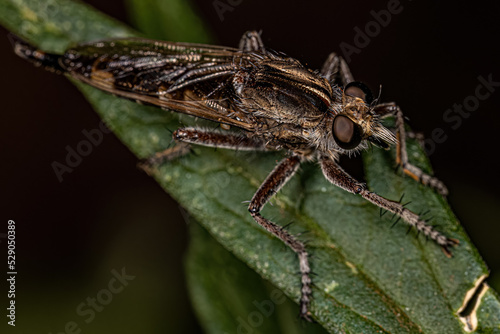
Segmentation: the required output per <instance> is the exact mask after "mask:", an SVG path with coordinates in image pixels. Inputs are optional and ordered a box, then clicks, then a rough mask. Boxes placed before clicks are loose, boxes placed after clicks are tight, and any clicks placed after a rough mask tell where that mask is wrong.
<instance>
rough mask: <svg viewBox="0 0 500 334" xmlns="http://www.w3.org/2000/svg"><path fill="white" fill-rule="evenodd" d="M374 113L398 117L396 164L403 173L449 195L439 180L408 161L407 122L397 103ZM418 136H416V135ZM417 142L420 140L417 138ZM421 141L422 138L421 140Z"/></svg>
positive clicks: (386, 104) (382, 107) (378, 108)
mask: <svg viewBox="0 0 500 334" xmlns="http://www.w3.org/2000/svg"><path fill="white" fill-rule="evenodd" d="M374 112H375V113H376V114H377V115H380V116H381V117H384V116H387V115H390V114H393V115H394V116H395V117H396V138H397V143H396V163H397V164H398V166H401V168H402V169H403V172H404V173H405V174H406V175H408V176H410V177H411V178H412V179H414V180H416V181H418V182H420V183H422V184H423V185H425V186H429V187H431V188H433V189H435V190H436V191H437V192H438V193H439V194H441V195H443V196H446V195H448V188H446V186H445V185H444V183H443V182H441V181H440V180H439V179H438V178H436V177H434V176H431V175H429V174H426V173H424V172H423V171H422V170H421V169H420V168H418V167H416V166H414V165H412V164H411V163H410V162H409V161H408V152H407V150H406V138H407V137H411V136H408V135H407V133H406V129H405V120H404V116H403V112H402V111H401V108H400V107H399V106H398V105H396V104H395V103H393V102H391V103H383V104H379V105H376V106H375V107H374ZM414 136H416V135H414ZM416 139H417V140H418V139H419V138H416ZM420 140H421V138H420Z"/></svg>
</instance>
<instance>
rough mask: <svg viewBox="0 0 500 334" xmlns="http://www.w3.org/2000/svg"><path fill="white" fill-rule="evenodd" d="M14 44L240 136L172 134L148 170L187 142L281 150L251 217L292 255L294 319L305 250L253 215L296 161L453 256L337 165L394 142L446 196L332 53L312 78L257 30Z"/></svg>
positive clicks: (405, 165)
mask: <svg viewBox="0 0 500 334" xmlns="http://www.w3.org/2000/svg"><path fill="white" fill-rule="evenodd" d="M13 45H14V49H15V52H16V53H17V54H18V55H19V56H21V57H23V58H25V59H27V60H29V61H31V62H33V63H35V64H37V65H41V66H43V67H45V68H46V69H49V70H52V71H55V72H60V73H66V74H68V75H70V76H71V77H73V78H75V79H77V80H80V81H82V82H85V83H87V84H89V85H91V86H94V87H97V88H99V89H101V90H103V91H106V92H108V93H112V94H114V95H117V96H119V97H123V98H126V99H130V100H134V101H137V102H138V103H141V104H148V105H154V106H158V107H161V108H163V109H166V110H170V111H176V112H180V113H184V114H188V115H192V116H196V117H200V118H203V119H207V120H210V121H214V122H217V123H219V124H221V126H222V128H223V129H227V128H228V127H233V128H236V129H239V131H238V132H236V131H212V130H207V129H200V128H196V127H188V128H181V129H178V130H177V131H175V132H174V133H173V138H174V140H175V141H176V142H177V143H178V144H177V145H176V146H174V147H171V148H168V149H167V150H165V151H163V152H160V153H157V154H156V155H155V156H153V157H151V158H150V159H149V160H148V165H149V166H155V165H157V164H159V163H161V162H163V161H168V160H171V159H173V158H175V157H177V156H179V155H182V154H184V153H186V152H187V151H189V149H188V145H189V144H197V145H203V146H211V147H218V148H227V149H236V150H260V151H280V150H284V151H286V152H287V153H288V155H287V157H286V158H284V159H283V160H282V161H281V162H279V163H278V165H277V166H276V167H275V168H274V170H273V171H272V172H271V173H270V174H269V176H268V177H267V178H266V179H265V180H264V182H263V183H262V185H261V186H260V188H259V189H258V190H257V192H256V193H255V195H254V196H253V198H252V199H251V201H250V205H249V207H248V210H249V211H250V214H251V215H252V217H253V219H254V220H255V221H256V222H257V223H258V224H259V225H261V226H262V227H264V228H265V229H266V230H267V231H269V232H270V233H272V234H273V235H275V236H276V237H278V238H279V239H281V240H282V241H283V242H284V243H285V244H287V245H288V246H289V247H290V248H291V249H292V250H293V251H294V252H295V253H296V254H297V256H298V258H299V265H300V273H301V283H302V285H301V297H300V314H301V316H302V317H304V318H306V319H308V320H309V319H310V316H311V314H310V312H309V306H310V303H311V294H312V290H311V285H312V283H311V278H310V272H311V270H310V266H309V260H308V253H307V250H306V247H305V245H304V243H303V242H301V241H300V240H298V239H297V238H296V237H295V236H293V235H291V234H290V233H289V232H288V231H287V230H286V229H284V228H282V227H281V226H279V225H277V224H275V223H273V222H272V221H270V220H268V219H266V218H264V217H263V216H262V215H261V214H260V212H261V210H262V208H263V207H264V205H265V204H266V203H267V202H268V201H269V199H270V198H271V197H272V196H273V195H274V194H275V193H276V192H277V191H279V190H280V189H281V188H282V187H283V186H284V184H285V183H286V182H287V181H288V180H289V179H290V178H291V177H292V176H293V175H294V174H295V172H296V171H297V169H298V168H299V165H300V164H301V163H302V162H304V161H308V160H315V161H318V162H319V164H320V166H321V169H322V171H323V174H324V176H325V177H326V179H327V180H328V181H330V182H331V183H333V184H334V185H336V186H338V187H341V188H343V189H345V190H347V191H348V192H351V193H354V194H358V195H360V196H362V197H363V198H365V199H366V200H368V201H370V202H372V203H374V204H375V205H377V206H379V207H380V208H381V209H384V210H388V211H390V212H392V213H394V214H396V215H398V216H400V217H401V218H402V219H403V220H404V221H405V222H406V223H407V224H408V225H410V226H411V227H414V228H415V229H416V230H417V231H418V232H420V233H422V234H424V235H425V236H426V237H428V238H429V239H432V240H434V241H435V243H437V244H438V245H439V246H440V247H441V248H442V249H443V251H444V252H445V254H446V255H448V256H450V255H451V254H450V248H451V247H452V246H454V245H456V244H457V243H458V240H456V239H451V238H448V237H446V236H445V235H443V234H442V233H440V232H438V231H436V230H435V229H434V227H432V226H431V225H429V224H428V223H426V222H425V221H424V220H423V219H421V218H420V217H419V215H417V214H415V213H413V212H411V211H410V210H408V209H407V208H405V207H404V205H402V204H401V203H399V202H396V201H391V200H388V199H386V198H383V197H381V196H379V195H377V194H375V193H373V192H371V191H369V190H368V189H367V187H366V186H365V184H363V183H360V182H358V181H357V180H355V179H354V178H352V177H351V176H350V175H348V174H347V173H346V172H345V171H344V170H343V169H342V168H341V167H340V166H339V165H338V164H337V161H338V160H339V157H340V156H341V155H343V154H347V155H351V154H353V153H355V152H358V151H360V150H362V149H364V148H366V147H367V146H368V144H369V143H371V144H373V145H375V146H378V147H381V148H383V149H388V148H389V146H390V145H392V144H395V145H396V150H397V161H396V162H397V164H398V165H399V166H400V167H401V168H402V170H403V171H404V173H406V174H407V175H409V176H410V177H412V178H414V179H416V180H417V181H419V182H421V183H423V184H424V185H428V186H430V187H432V188H434V189H435V190H436V191H437V192H439V193H440V194H442V195H446V194H447V189H446V187H445V186H444V185H443V183H441V182H440V181H439V180H437V179H436V178H434V177H432V176H429V175H427V174H425V173H423V172H422V170H420V169H419V168H417V167H415V166H413V165H412V164H410V163H409V161H408V156H407V152H406V145H405V138H406V133H405V128H404V118H403V114H402V112H401V109H400V108H399V107H398V106H397V105H396V104H395V103H381V104H380V103H378V101H377V100H376V99H375V100H374V99H373V96H372V94H371V92H370V91H369V89H368V88H367V87H366V86H365V85H363V84H362V83H360V82H357V81H354V79H353V76H352V74H351V72H350V70H349V68H348V66H347V63H346V62H345V61H344V60H343V59H342V57H340V56H338V55H336V54H334V53H332V54H330V56H329V57H328V59H327V60H326V62H325V64H324V66H323V68H322V69H321V71H313V70H311V69H309V68H307V67H305V66H304V65H303V64H301V63H300V62H299V61H298V60H296V59H294V58H291V57H288V56H286V55H285V54H283V53H279V52H275V51H271V50H269V49H267V48H265V47H264V45H263V43H262V40H261V38H260V35H259V33H257V32H254V31H250V32H247V33H245V34H244V35H243V37H242V39H241V41H240V45H239V48H229V47H221V46H208V45H201V44H188V43H174V42H162V41H155V40H147V39H116V40H107V41H99V42H93V43H89V44H82V45H78V46H76V47H74V48H71V49H69V50H67V51H66V53H65V54H64V55H55V54H49V53H45V52H43V51H40V50H37V49H36V48H34V47H33V46H31V45H29V44H27V43H26V42H23V41H21V40H19V39H17V38H14V41H13ZM389 115H394V116H395V118H396V131H395V132H396V133H395V134H394V133H393V132H392V131H390V130H389V129H387V128H385V127H384V126H383V125H382V124H381V119H382V118H384V117H386V116H389Z"/></svg>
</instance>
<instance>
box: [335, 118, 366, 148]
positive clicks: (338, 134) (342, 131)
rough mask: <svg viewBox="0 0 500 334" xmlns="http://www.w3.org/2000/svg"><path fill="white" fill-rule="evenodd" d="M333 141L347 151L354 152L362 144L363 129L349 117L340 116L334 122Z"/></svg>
mask: <svg viewBox="0 0 500 334" xmlns="http://www.w3.org/2000/svg"><path fill="white" fill-rule="evenodd" d="M332 131H333V139H335V142H336V143H337V145H339V146H340V147H341V148H343V149H345V150H352V149H353V148H355V147H357V146H358V145H359V143H361V129H360V127H359V126H358V125H356V124H354V122H353V121H351V120H350V119H349V118H348V117H346V116H343V115H339V116H336V117H335V119H334V120H333V126H332Z"/></svg>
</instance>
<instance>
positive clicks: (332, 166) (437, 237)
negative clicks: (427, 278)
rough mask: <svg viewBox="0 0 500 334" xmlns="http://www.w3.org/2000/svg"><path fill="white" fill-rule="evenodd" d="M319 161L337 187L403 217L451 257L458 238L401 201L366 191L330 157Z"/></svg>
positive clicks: (325, 174) (328, 178)
mask: <svg viewBox="0 0 500 334" xmlns="http://www.w3.org/2000/svg"><path fill="white" fill-rule="evenodd" d="M320 163H321V170H322V171H323V175H324V176H325V177H326V179H327V180H328V181H330V182H331V183H333V184H334V185H336V186H337V187H340V188H342V189H344V190H347V191H348V192H351V193H353V194H359V195H361V196H362V197H363V198H364V199H366V200H368V201H370V202H372V203H373V204H375V205H376V206H378V207H380V208H382V209H385V210H388V211H390V212H392V213H394V214H396V215H398V216H399V217H401V218H403V220H404V221H405V222H406V223H407V224H408V225H410V226H411V227H414V228H415V229H416V230H417V231H418V232H420V233H422V234H423V235H425V236H426V237H428V238H429V239H431V240H433V241H434V242H435V243H436V244H438V245H439V246H440V247H441V249H442V250H443V252H444V253H445V254H446V256H448V257H451V252H450V247H453V246H455V245H457V244H458V240H456V239H451V238H448V237H446V236H445V235H444V234H442V233H440V232H438V231H436V229H435V228H434V227H433V226H431V225H429V224H428V223H427V222H426V221H425V220H422V219H420V217H419V216H418V215H417V214H416V213H414V212H412V211H410V210H408V209H407V208H405V207H404V205H402V204H401V203H399V202H394V201H391V200H388V199H386V198H384V197H382V196H379V195H377V194H375V193H373V192H371V191H368V189H367V188H366V186H365V185H364V184H363V183H360V182H358V181H357V180H355V179H354V178H353V177H351V176H350V175H349V174H347V173H346V172H345V171H344V170H343V169H342V168H341V167H340V166H339V165H338V164H337V163H336V162H335V161H333V160H331V159H330V158H328V157H322V158H321V159H320Z"/></svg>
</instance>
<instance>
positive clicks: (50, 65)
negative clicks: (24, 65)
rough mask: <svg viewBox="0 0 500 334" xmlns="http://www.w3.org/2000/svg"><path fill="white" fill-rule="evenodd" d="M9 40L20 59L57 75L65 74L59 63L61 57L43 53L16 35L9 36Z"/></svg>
mask: <svg viewBox="0 0 500 334" xmlns="http://www.w3.org/2000/svg"><path fill="white" fill-rule="evenodd" d="M9 40H10V42H11V43H12V46H13V48H14V52H15V53H16V54H17V55H18V56H19V57H21V58H24V59H26V60H27V61H29V62H31V63H33V64H35V66H42V67H43V68H45V69H46V70H49V71H52V72H57V73H61V72H64V69H63V68H62V67H61V65H60V63H59V60H60V59H61V56H60V55H56V54H52V53H46V52H43V51H41V50H39V49H37V48H36V47H35V46H33V45H31V44H29V43H27V42H25V41H23V40H22V39H20V38H19V37H17V36H16V35H14V34H10V35H9Z"/></svg>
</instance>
